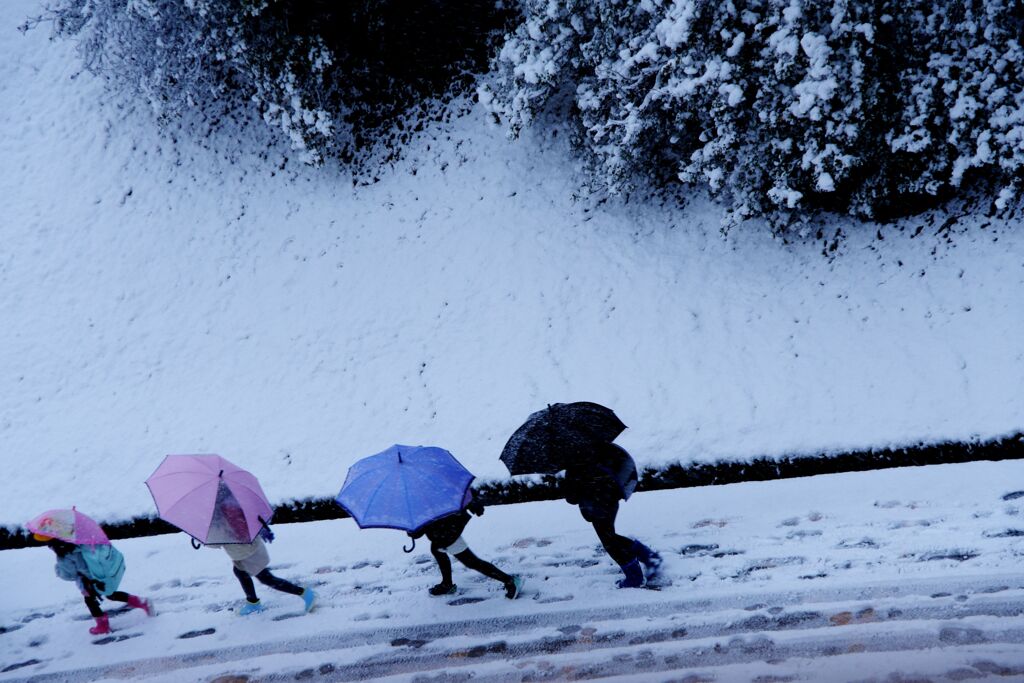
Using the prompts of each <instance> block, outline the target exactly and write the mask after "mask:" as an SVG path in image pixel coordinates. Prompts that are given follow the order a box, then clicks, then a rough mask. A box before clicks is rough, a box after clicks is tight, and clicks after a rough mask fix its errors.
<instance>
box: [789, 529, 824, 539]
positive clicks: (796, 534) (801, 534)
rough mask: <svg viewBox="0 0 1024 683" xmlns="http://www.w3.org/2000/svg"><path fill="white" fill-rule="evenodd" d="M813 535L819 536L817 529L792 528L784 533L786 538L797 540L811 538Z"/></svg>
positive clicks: (819, 532)
mask: <svg viewBox="0 0 1024 683" xmlns="http://www.w3.org/2000/svg"><path fill="white" fill-rule="evenodd" d="M814 536H821V531H820V530H819V529H794V530H793V531H790V532H789V533H788V534H786V538H787V539H789V540H791V541H792V540H797V539H804V538H813V537H814Z"/></svg>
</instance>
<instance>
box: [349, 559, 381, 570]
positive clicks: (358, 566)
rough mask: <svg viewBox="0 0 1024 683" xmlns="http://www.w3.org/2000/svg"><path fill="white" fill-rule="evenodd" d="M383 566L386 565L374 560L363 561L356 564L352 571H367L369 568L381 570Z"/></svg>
mask: <svg viewBox="0 0 1024 683" xmlns="http://www.w3.org/2000/svg"><path fill="white" fill-rule="evenodd" d="M382 564H384V563H383V562H381V561H380V560H373V561H372V562H371V561H370V560H363V561H361V562H356V563H355V564H354V565H352V569H366V568H367V567H373V568H374V569H379V568H380V566H381V565H382Z"/></svg>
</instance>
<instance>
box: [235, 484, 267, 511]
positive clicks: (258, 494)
mask: <svg viewBox="0 0 1024 683" xmlns="http://www.w3.org/2000/svg"><path fill="white" fill-rule="evenodd" d="M225 483H227V484H228V486H229V487H230V486H240V487H241V488H243V489H245V490H246V491H248V492H249V493H251V494H253V495H254V496H256V497H258V498H259V499H260V500H262V501H264V502H266V504H267V505H270V501H269V500H267V494H265V493H263V487H260V490H259V491H257V490H256V489H254V488H253V487H251V486H249V485H248V484H246V483H244V482H241V481H231V482H225ZM258 485H259V484H258V483H257V486H258ZM236 497H237V496H236ZM270 508H271V509H273V508H274V506H273V505H270Z"/></svg>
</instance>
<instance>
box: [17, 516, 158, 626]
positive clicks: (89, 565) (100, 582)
mask: <svg viewBox="0 0 1024 683" xmlns="http://www.w3.org/2000/svg"><path fill="white" fill-rule="evenodd" d="M33 537H34V538H35V539H36V540H37V541H40V542H42V543H45V544H46V545H47V546H48V547H49V548H50V550H52V551H53V552H54V554H56V555H57V564H56V567H55V570H56V572H57V576H59V577H60V578H62V579H64V580H65V581H74V582H76V583H77V584H78V588H79V590H81V591H82V596H83V597H84V598H85V606H86V607H88V608H89V614H91V615H92V617H93V619H95V620H96V625H95V626H93V627H91V628H90V629H89V633H91V634H93V635H94V636H98V635H102V634H105V633H110V618H109V617H108V616H107V614H106V613H105V612H104V611H103V609H101V608H100V600H102V599H103V598H109V599H111V600H117V601H118V602H124V603H127V604H128V606H129V607H132V608H134V609H141V610H143V611H144V612H145V613H146V615H147V616H153V606H152V604H150V602H149V600H145V599H143V598H140V597H138V596H136V595H131V594H130V593H125V592H124V591H119V590H117V589H118V587H119V586H120V584H121V577H122V576H123V575H124V560H123V558H122V557H121V554H120V552H118V551H117V550H116V549H115V548H114V547H113V546H111V545H97V546H85V547H84V549H83V546H80V545H75V544H74V543H68V542H67V541H62V540H59V539H56V538H53V537H51V536H44V535H43V534H33ZM87 554H88V555H89V557H88V559H87V557H86V555H87ZM94 556H100V557H102V558H104V559H105V560H106V559H107V558H111V560H112V562H113V566H115V567H117V569H116V571H113V572H112V573H111V574H110V575H105V576H98V575H97V574H96V573H95V570H96V567H97V566H99V565H100V564H102V562H97V561H96V560H94V559H93V557H94Z"/></svg>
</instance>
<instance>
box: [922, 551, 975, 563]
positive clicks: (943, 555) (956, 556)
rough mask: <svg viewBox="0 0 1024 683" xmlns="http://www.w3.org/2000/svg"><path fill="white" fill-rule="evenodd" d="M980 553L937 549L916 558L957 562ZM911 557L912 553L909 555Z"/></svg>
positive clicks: (928, 560)
mask: <svg viewBox="0 0 1024 683" xmlns="http://www.w3.org/2000/svg"><path fill="white" fill-rule="evenodd" d="M980 554H981V553H978V552H975V551H973V550H960V549H956V550H937V551H933V552H930V553H924V554H922V555H921V556H919V557H918V558H917V561H918V562H936V561H939V560H956V561H957V562H966V561H967V560H972V559H974V558H975V557H978V556H979V555H980ZM910 557H913V555H910Z"/></svg>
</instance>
